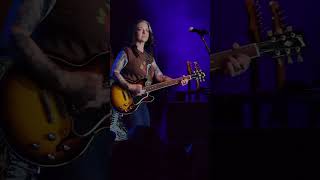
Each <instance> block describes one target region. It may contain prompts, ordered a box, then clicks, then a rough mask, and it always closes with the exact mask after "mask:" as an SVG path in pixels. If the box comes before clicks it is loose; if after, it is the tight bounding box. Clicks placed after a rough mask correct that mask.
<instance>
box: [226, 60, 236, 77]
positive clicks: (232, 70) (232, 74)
mask: <svg viewBox="0 0 320 180" xmlns="http://www.w3.org/2000/svg"><path fill="white" fill-rule="evenodd" d="M227 69H228V72H229V74H230V76H235V71H234V67H233V65H232V63H231V62H228V63H227Z"/></svg>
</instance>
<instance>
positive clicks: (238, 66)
mask: <svg viewBox="0 0 320 180" xmlns="http://www.w3.org/2000/svg"><path fill="white" fill-rule="evenodd" d="M232 47H233V50H237V49H239V48H240V46H239V44H238V43H234V44H233V46H232ZM250 62H251V59H250V57H249V56H247V55H245V54H242V53H238V54H236V55H230V56H229V57H228V58H227V59H226V61H225V63H226V64H225V68H224V69H225V70H224V71H225V73H227V74H229V75H230V76H232V77H234V76H238V75H240V74H242V73H244V72H245V71H246V70H247V69H248V68H249V66H250Z"/></svg>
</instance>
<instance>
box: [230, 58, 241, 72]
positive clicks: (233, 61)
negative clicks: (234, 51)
mask: <svg viewBox="0 0 320 180" xmlns="http://www.w3.org/2000/svg"><path fill="white" fill-rule="evenodd" d="M229 60H230V62H231V64H232V66H233V67H234V71H235V72H237V71H240V70H241V69H242V67H241V65H240V63H239V62H238V60H237V59H236V58H234V57H232V56H230V57H229Z"/></svg>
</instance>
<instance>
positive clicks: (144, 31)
mask: <svg viewBox="0 0 320 180" xmlns="http://www.w3.org/2000/svg"><path fill="white" fill-rule="evenodd" d="M148 39H149V26H148V24H147V23H146V22H144V21H142V22H140V23H138V24H137V29H136V41H137V42H147V41H148Z"/></svg>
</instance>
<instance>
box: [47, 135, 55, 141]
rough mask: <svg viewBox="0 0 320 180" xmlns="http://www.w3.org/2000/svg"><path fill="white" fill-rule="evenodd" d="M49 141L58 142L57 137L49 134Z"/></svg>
mask: <svg viewBox="0 0 320 180" xmlns="http://www.w3.org/2000/svg"><path fill="white" fill-rule="evenodd" d="M48 140H49V141H54V140H56V135H55V134H54V133H49V134H48Z"/></svg>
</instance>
